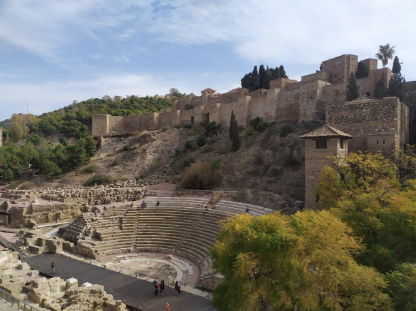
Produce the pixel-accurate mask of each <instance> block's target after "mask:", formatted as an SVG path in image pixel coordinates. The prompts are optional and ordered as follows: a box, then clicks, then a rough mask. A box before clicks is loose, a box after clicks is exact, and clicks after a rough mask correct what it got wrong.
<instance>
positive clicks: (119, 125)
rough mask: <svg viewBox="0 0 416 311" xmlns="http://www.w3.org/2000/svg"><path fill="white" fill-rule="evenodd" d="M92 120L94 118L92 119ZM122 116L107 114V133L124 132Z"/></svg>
mask: <svg viewBox="0 0 416 311" xmlns="http://www.w3.org/2000/svg"><path fill="white" fill-rule="evenodd" d="M93 121H94V120H93ZM124 132H125V131H124V117H120V116H110V115H109V116H108V131H107V134H110V135H111V134H119V133H124Z"/></svg>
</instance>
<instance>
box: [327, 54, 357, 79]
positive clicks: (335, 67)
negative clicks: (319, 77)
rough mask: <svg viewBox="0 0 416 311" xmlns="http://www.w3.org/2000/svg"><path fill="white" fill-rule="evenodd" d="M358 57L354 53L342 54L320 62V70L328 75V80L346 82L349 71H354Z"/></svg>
mask: <svg viewBox="0 0 416 311" xmlns="http://www.w3.org/2000/svg"><path fill="white" fill-rule="evenodd" d="M357 67H358V57H357V56H356V55H351V54H344V55H341V56H338V57H335V58H332V59H329V60H326V61H323V62H322V68H321V71H323V72H325V73H326V74H327V75H328V82H330V83H341V82H347V81H348V79H349V77H350V74H351V72H354V73H355V72H356V71H357Z"/></svg>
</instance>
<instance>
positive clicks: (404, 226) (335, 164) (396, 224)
mask: <svg viewBox="0 0 416 311" xmlns="http://www.w3.org/2000/svg"><path fill="white" fill-rule="evenodd" d="M400 156H401V157H402V160H400V163H398V162H396V164H395V163H394V162H393V161H391V160H388V159H386V158H384V157H383V156H382V155H381V153H376V154H367V153H361V152H360V153H351V154H350V155H349V156H348V158H347V159H346V161H345V162H341V161H339V160H337V159H332V165H331V166H326V167H324V168H323V170H322V171H321V174H320V178H319V186H318V189H317V191H316V194H317V197H318V203H319V205H320V206H321V207H322V208H324V209H327V210H329V211H331V213H333V214H334V215H336V216H337V217H339V219H341V220H342V221H344V222H346V223H347V224H348V225H349V226H350V227H351V228H352V229H353V230H354V233H355V234H356V235H358V236H359V237H361V238H362V239H363V240H362V241H363V243H364V244H366V251H365V252H363V253H362V254H360V255H359V256H358V257H357V261H358V262H359V263H361V264H364V265H367V266H373V267H375V268H377V269H378V270H379V271H380V272H383V273H385V272H388V271H391V270H393V269H394V268H395V266H396V265H398V264H401V263H405V262H415V261H416V202H415V201H416V199H415V198H416V180H407V179H405V176H407V175H408V173H409V172H410V171H412V169H410V168H411V166H412V164H411V162H412V159H411V157H409V156H408V155H407V156H406V154H405V153H402V154H401V155H400ZM406 157H409V158H406ZM396 161H399V160H396ZM409 163H410V164H409ZM399 165H401V166H402V168H403V167H404V168H406V167H407V169H403V170H402V171H403V172H406V173H405V174H402V175H401V174H399V173H398V172H400V170H401V168H400V166H399ZM398 176H401V178H400V179H401V180H399V178H398ZM400 181H401V182H402V183H400Z"/></svg>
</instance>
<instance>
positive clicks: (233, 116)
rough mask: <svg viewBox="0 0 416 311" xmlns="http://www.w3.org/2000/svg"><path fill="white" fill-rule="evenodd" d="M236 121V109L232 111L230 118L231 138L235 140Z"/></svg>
mask: <svg viewBox="0 0 416 311" xmlns="http://www.w3.org/2000/svg"><path fill="white" fill-rule="evenodd" d="M234 121H235V114H234V110H232V111H231V118H230V140H233V122H234Z"/></svg>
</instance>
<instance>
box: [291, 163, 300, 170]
mask: <svg viewBox="0 0 416 311" xmlns="http://www.w3.org/2000/svg"><path fill="white" fill-rule="evenodd" d="M299 169H300V166H299V165H297V164H296V165H293V166H292V172H297V171H299Z"/></svg>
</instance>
